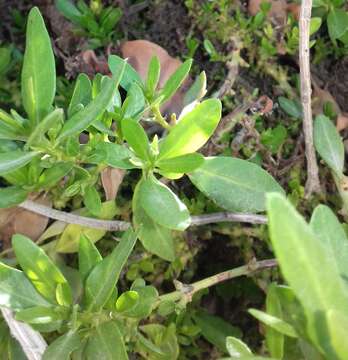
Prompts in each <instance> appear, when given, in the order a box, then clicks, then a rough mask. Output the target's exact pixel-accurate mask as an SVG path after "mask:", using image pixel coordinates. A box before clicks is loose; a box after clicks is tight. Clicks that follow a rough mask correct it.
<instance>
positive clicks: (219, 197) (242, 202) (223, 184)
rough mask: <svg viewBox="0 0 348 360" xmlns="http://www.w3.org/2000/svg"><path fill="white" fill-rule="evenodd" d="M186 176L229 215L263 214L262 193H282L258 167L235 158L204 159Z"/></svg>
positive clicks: (263, 195)
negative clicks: (228, 212) (238, 213)
mask: <svg viewBox="0 0 348 360" xmlns="http://www.w3.org/2000/svg"><path fill="white" fill-rule="evenodd" d="M189 176H190V179H191V181H192V182H193V184H194V185H195V186H196V187H197V188H198V189H199V190H200V191H202V192H203V193H204V194H205V195H207V196H208V197H209V198H211V199H212V200H213V201H215V202H216V203H217V204H218V205H219V206H221V207H222V208H224V209H226V210H229V211H242V212H260V211H264V210H265V195H266V193H268V192H279V193H284V191H283V189H282V188H281V187H280V185H278V183H277V182H276V181H275V180H274V179H273V177H272V176H271V175H269V174H268V173H267V172H266V171H265V170H263V169H262V168H261V167H259V166H258V165H256V164H253V163H251V162H249V161H246V160H241V159H236V158H230V157H223V156H219V157H211V158H206V159H205V162H204V164H203V165H202V166H200V167H199V168H198V169H197V170H195V171H194V172H193V173H191V174H190V175H189Z"/></svg>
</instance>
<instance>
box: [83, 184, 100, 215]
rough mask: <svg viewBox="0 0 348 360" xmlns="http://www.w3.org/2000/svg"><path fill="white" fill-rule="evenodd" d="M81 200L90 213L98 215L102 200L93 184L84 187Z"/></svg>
mask: <svg viewBox="0 0 348 360" xmlns="http://www.w3.org/2000/svg"><path fill="white" fill-rule="evenodd" d="M83 202H84V204H85V206H86V208H87V209H88V211H89V212H90V213H91V214H92V215H95V216H100V213H101V210H102V202H101V198H100V195H99V192H98V191H97V189H96V188H95V185H93V186H87V187H86V189H85V194H84V196H83Z"/></svg>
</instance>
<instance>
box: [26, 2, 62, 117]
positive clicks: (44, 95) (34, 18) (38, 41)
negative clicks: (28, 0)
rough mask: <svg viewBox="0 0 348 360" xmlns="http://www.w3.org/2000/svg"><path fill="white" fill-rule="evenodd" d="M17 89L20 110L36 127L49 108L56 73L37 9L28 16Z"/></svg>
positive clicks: (49, 45) (53, 93) (43, 26)
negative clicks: (23, 110) (20, 83)
mask: <svg viewBox="0 0 348 360" xmlns="http://www.w3.org/2000/svg"><path fill="white" fill-rule="evenodd" d="M21 89H22V101H23V106H24V109H25V111H26V112H27V114H28V116H29V119H30V120H31V121H32V122H34V124H38V123H39V122H40V121H41V120H42V119H43V118H44V116H46V115H47V113H48V111H49V110H50V108H51V106H52V102H53V99H54V95H55V92H56V69H55V63H54V55H53V51H52V47H51V41H50V38H49V35H48V33H47V30H46V27H45V23H44V21H43V18H42V16H41V14H40V11H39V9H38V8H37V7H34V8H33V9H31V11H30V13H29V16H28V23H27V34H26V46H25V53H24V59H23V68H22V86H21Z"/></svg>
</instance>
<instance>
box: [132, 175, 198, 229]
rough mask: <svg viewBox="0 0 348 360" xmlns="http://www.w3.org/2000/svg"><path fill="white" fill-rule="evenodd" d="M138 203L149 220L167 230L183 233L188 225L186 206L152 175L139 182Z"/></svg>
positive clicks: (188, 215)
mask: <svg viewBox="0 0 348 360" xmlns="http://www.w3.org/2000/svg"><path fill="white" fill-rule="evenodd" d="M139 201H140V203H141V204H142V207H143V209H144V210H145V212H146V214H147V215H148V216H149V217H150V218H151V219H153V220H154V221H155V222H157V223H158V224H160V225H162V226H164V227H167V228H168V229H173V230H179V231H183V230H185V229H186V228H187V227H188V226H189V225H190V222H191V218H190V213H189V211H188V209H187V207H186V205H185V204H184V203H183V202H181V200H180V199H179V198H178V197H177V196H176V195H175V194H174V193H173V192H172V191H171V190H170V189H169V188H168V187H167V186H166V185H164V184H162V183H161V182H159V181H158V180H157V179H156V178H155V177H154V176H153V175H150V176H149V177H148V178H147V179H142V180H141V183H140V184H139Z"/></svg>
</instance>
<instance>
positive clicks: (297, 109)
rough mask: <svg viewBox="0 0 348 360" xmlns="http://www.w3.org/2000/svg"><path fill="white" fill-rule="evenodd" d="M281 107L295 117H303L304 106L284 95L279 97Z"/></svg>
mask: <svg viewBox="0 0 348 360" xmlns="http://www.w3.org/2000/svg"><path fill="white" fill-rule="evenodd" d="M278 102H279V105H280V107H281V108H282V109H283V110H284V111H285V112H286V113H287V114H288V115H290V116H292V117H293V118H295V119H302V116H303V114H302V106H301V104H300V103H298V102H297V101H295V100H289V99H287V98H285V97H283V96H280V97H279V98H278Z"/></svg>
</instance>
